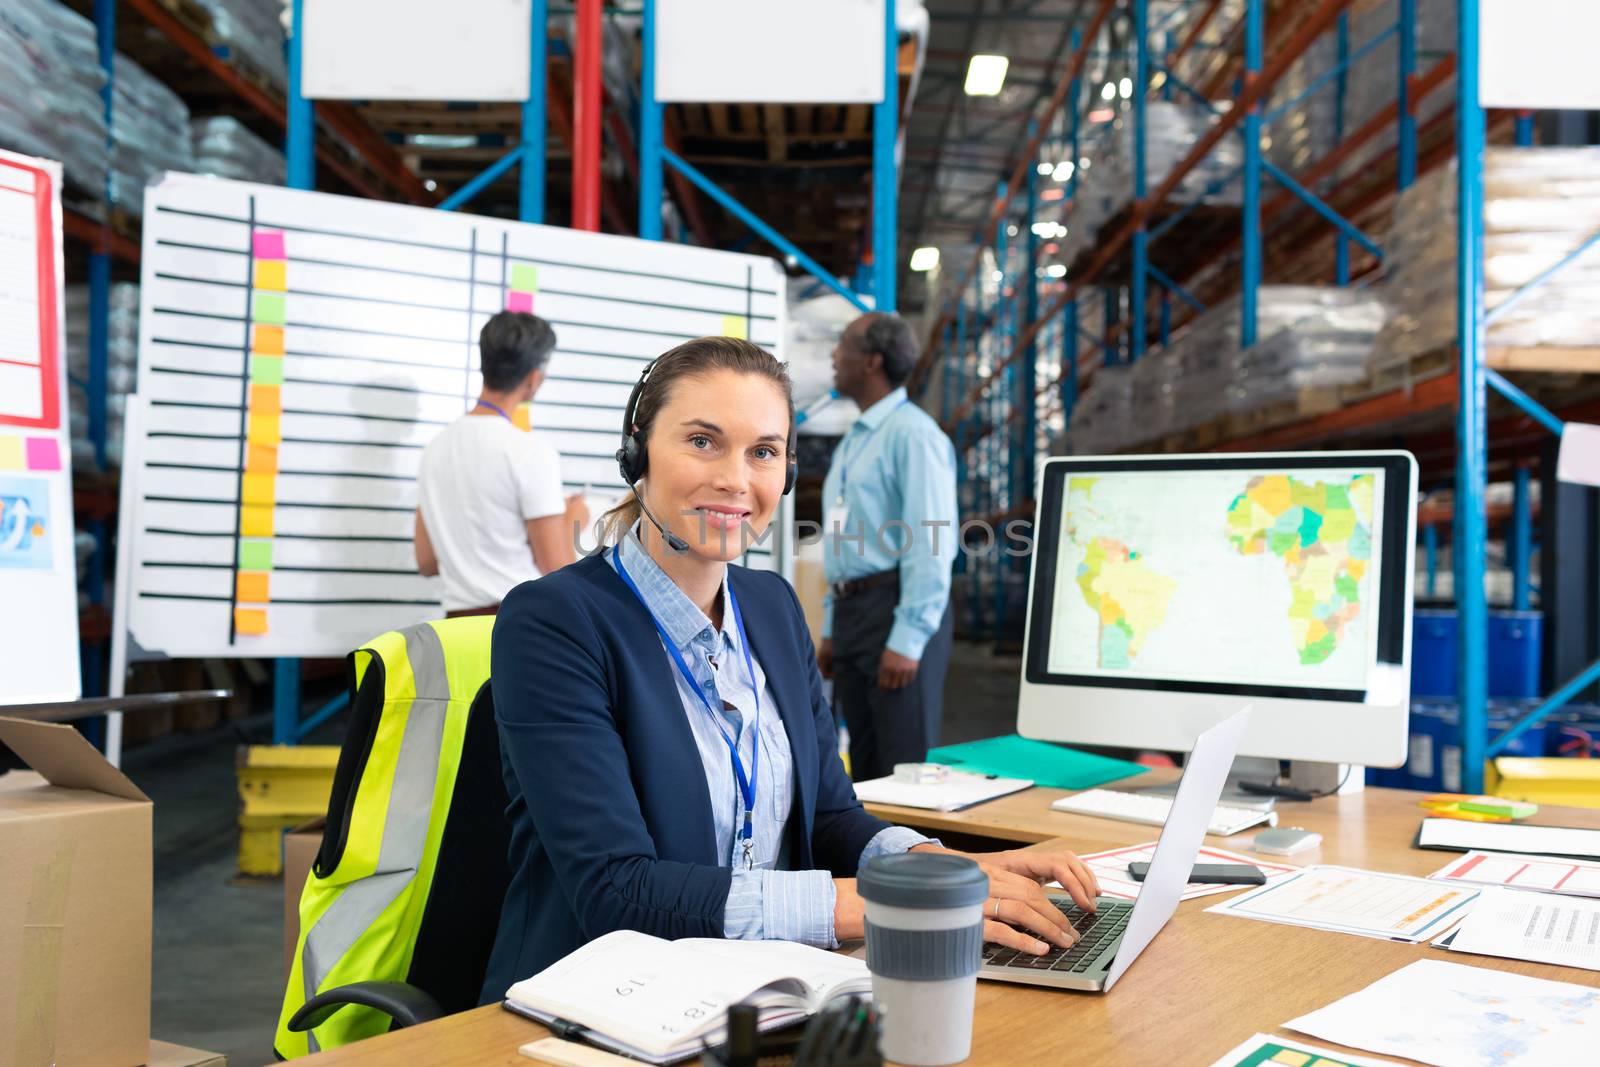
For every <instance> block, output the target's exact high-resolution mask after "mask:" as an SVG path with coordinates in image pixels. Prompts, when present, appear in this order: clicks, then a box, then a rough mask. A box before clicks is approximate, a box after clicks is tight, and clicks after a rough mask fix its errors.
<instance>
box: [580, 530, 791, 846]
mask: <svg viewBox="0 0 1600 1067" xmlns="http://www.w3.org/2000/svg"><path fill="white" fill-rule="evenodd" d="M611 556H612V559H613V560H614V561H615V562H616V565H617V575H618V576H619V577H620V578H621V579H622V580H623V582H624V583H625V584H626V585H627V586H628V588H629V589H631V590H633V595H634V596H636V597H638V598H639V603H640V604H642V605H643V606H644V610H645V614H647V615H649V616H650V621H651V622H652V623H654V624H655V627H656V633H658V634H660V635H661V643H662V644H663V645H666V646H667V654H668V655H670V656H671V657H672V662H673V663H674V664H676V665H677V668H678V673H679V674H681V675H682V676H683V680H684V681H685V682H688V683H689V688H690V689H691V690H692V691H693V692H694V695H695V696H697V697H699V698H700V703H701V705H703V706H704V707H705V709H706V714H707V715H709V716H711V723H712V725H714V726H715V727H716V728H717V733H719V734H721V735H722V740H723V743H724V744H726V745H727V746H728V753H729V755H731V756H732V757H733V776H734V778H735V779H736V780H737V781H738V783H739V797H740V799H741V800H743V801H744V828H743V829H742V830H741V831H740V833H739V836H740V837H741V838H743V839H744V859H745V864H746V865H747V866H748V865H750V864H751V858H750V852H751V848H752V845H753V839H754V837H755V830H754V828H753V826H752V819H753V818H754V815H755V807H756V770H757V767H758V766H759V764H760V762H761V690H760V689H759V688H757V686H756V669H755V667H754V665H753V664H752V663H751V661H750V642H749V640H748V639H747V638H746V637H745V632H744V616H743V615H741V614H740V613H739V600H738V598H737V597H735V596H734V595H733V585H732V584H731V583H730V584H729V585H728V607H729V608H730V609H731V610H732V612H733V625H734V628H735V629H736V630H737V631H738V633H739V648H740V650H741V651H743V652H744V669H745V674H746V676H747V677H748V678H749V679H750V692H751V693H752V694H753V695H754V696H755V700H756V713H755V716H754V718H753V720H752V722H751V729H752V730H754V731H755V736H754V738H753V739H752V742H751V745H752V751H751V753H750V773H749V775H746V774H745V772H744V761H743V760H742V759H740V758H739V746H738V744H737V743H736V742H735V741H734V739H733V738H732V737H730V736H729V735H728V731H727V729H726V728H724V727H723V725H722V718H721V716H719V715H718V714H717V711H716V709H715V708H713V707H712V706H711V700H710V698H708V697H707V696H706V694H705V690H703V689H701V688H700V683H699V682H697V681H695V678H694V674H693V673H692V672H691V671H690V670H689V665H688V664H687V663H685V662H684V660H683V653H681V652H679V651H678V646H677V644H675V643H674V642H673V640H672V638H671V637H669V636H668V635H667V630H666V627H664V626H662V625H661V620H660V619H658V618H656V613H655V612H653V611H651V610H650V605H649V604H648V603H646V602H645V599H644V594H643V593H641V592H639V587H638V586H637V585H635V584H634V583H633V578H632V577H631V576H630V575H629V574H628V570H627V568H626V567H624V566H623V565H622V546H621V545H618V546H617V547H616V548H614V549H612V553H611Z"/></svg>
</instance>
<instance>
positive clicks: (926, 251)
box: [911, 245, 939, 271]
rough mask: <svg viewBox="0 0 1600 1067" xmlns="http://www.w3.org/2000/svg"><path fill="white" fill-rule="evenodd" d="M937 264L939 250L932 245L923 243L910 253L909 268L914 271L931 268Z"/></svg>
mask: <svg viewBox="0 0 1600 1067" xmlns="http://www.w3.org/2000/svg"><path fill="white" fill-rule="evenodd" d="M938 265H939V250H938V249H937V248H934V247H933V246H932V245H924V246H923V247H921V248H919V249H917V250H916V251H914V252H912V253H911V269H912V270H916V271H924V270H932V269H933V268H935V267H937V266H938Z"/></svg>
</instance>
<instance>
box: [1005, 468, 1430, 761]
mask: <svg viewBox="0 0 1600 1067" xmlns="http://www.w3.org/2000/svg"><path fill="white" fill-rule="evenodd" d="M1035 499H1036V500H1037V501H1038V523H1037V525H1036V527H1035V529H1034V537H1035V542H1036V543H1035V546H1034V552H1033V566H1032V570H1031V573H1030V578H1029V583H1028V620H1027V630H1026V636H1025V638H1024V653H1023V666H1022V693H1021V698H1020V701H1019V704H1018V714H1017V720H1018V721H1017V729H1018V732H1019V733H1021V734H1022V735H1023V736H1025V737H1032V738H1039V739H1041V740H1047V741H1064V742H1070V743H1076V744H1092V745H1114V746H1121V747H1130V748H1154V749H1167V750H1175V751H1186V750H1187V749H1188V748H1189V746H1190V745H1191V744H1193V741H1194V739H1195V738H1196V737H1197V736H1199V734H1200V733H1201V732H1202V731H1203V730H1206V729H1207V728H1209V727H1211V726H1213V725H1215V724H1216V723H1218V722H1221V721H1222V720H1223V719H1224V718H1226V717H1227V716H1229V715H1231V714H1232V713H1233V712H1235V711H1237V710H1238V709H1239V708H1240V707H1241V706H1242V705H1244V704H1250V705H1252V706H1253V707H1254V711H1253V713H1252V715H1251V717H1250V727H1249V729H1248V730H1247V731H1246V732H1245V735H1244V739H1243V741H1242V742H1241V743H1240V746H1239V754H1240V755H1242V756H1265V757H1270V758H1275V759H1292V760H1306V761H1319V762H1327V763H1352V764H1372V765H1376V766H1387V767H1395V766H1399V765H1400V764H1401V763H1403V762H1404V761H1405V757H1406V743H1407V729H1406V726H1407V716H1408V713H1409V705H1410V688H1411V686H1410V678H1411V664H1410V659H1411V590H1412V567H1413V557H1414V544H1415V536H1416V521H1417V511H1416V499H1417V465H1416V460H1415V459H1414V458H1413V457H1412V456H1411V454H1410V453H1407V452H1321V453H1314V454H1313V453H1306V454H1291V453H1280V454H1257V455H1195V456H1126V457H1104V456H1096V457H1066V458H1059V459H1051V460H1049V461H1047V462H1046V463H1045V464H1044V468H1043V470H1042V472H1041V474H1040V479H1039V486H1038V487H1037V496H1036V497H1035Z"/></svg>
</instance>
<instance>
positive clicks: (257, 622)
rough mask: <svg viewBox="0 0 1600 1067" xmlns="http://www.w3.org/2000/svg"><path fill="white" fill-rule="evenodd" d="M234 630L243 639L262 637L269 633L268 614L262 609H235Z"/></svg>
mask: <svg viewBox="0 0 1600 1067" xmlns="http://www.w3.org/2000/svg"><path fill="white" fill-rule="evenodd" d="M233 629H234V632H235V633H237V634H239V635H240V636H241V637H260V636H261V635H263V634H265V633H266V632H267V613H266V612H265V611H264V610H262V609H261V608H234V609H233Z"/></svg>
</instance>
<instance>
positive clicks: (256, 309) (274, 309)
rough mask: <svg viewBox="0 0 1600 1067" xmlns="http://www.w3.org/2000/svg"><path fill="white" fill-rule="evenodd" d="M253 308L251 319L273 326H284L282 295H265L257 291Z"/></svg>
mask: <svg viewBox="0 0 1600 1067" xmlns="http://www.w3.org/2000/svg"><path fill="white" fill-rule="evenodd" d="M252 308H253V310H252V311H251V317H252V318H254V319H255V321H257V322H260V323H266V324H267V325H271V326H282V325H283V324H284V321H285V314H284V310H283V294H282V293H263V292H261V291H260V290H257V291H256V299H255V303H254V304H253V305H252Z"/></svg>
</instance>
